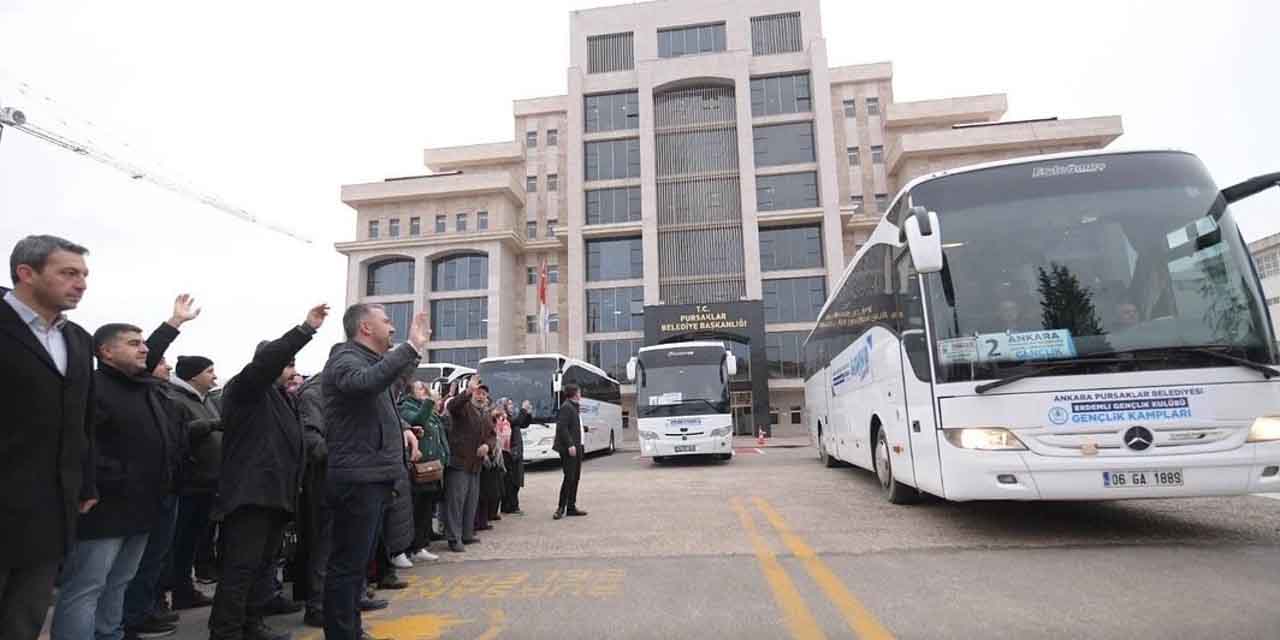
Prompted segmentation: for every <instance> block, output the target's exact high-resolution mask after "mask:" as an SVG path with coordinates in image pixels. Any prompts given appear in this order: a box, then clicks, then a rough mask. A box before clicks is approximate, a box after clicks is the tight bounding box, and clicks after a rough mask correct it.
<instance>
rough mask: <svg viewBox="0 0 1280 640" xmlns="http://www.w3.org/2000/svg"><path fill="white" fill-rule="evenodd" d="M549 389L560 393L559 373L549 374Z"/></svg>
mask: <svg viewBox="0 0 1280 640" xmlns="http://www.w3.org/2000/svg"><path fill="white" fill-rule="evenodd" d="M551 390H552V391H554V392H555V393H560V391H561V384H560V374H558V373H553V374H551Z"/></svg>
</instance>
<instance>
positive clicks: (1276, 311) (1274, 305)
mask: <svg viewBox="0 0 1280 640" xmlns="http://www.w3.org/2000/svg"><path fill="white" fill-rule="evenodd" d="M1249 253H1250V254H1251V255H1252V256H1253V266H1254V268H1256V269H1257V270H1258V277H1259V278H1262V295H1264V296H1266V297H1267V309H1268V311H1270V313H1271V324H1272V326H1275V327H1280V233H1276V234H1272V235H1269V236H1267V237H1265V238H1260V239H1258V240H1254V241H1253V242H1250V243H1249Z"/></svg>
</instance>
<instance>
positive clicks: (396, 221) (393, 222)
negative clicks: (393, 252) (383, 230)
mask: <svg viewBox="0 0 1280 640" xmlns="http://www.w3.org/2000/svg"><path fill="white" fill-rule="evenodd" d="M387 237H388V238H399V237H400V218H392V219H390V220H388V221H387Z"/></svg>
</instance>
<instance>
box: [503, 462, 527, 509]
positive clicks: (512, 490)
mask: <svg viewBox="0 0 1280 640" xmlns="http://www.w3.org/2000/svg"><path fill="white" fill-rule="evenodd" d="M502 458H503V461H504V462H505V463H506V465H507V473H506V474H505V475H503V476H502V499H501V501H500V505H499V506H500V507H501V511H502V512H503V513H515V512H516V511H519V510H520V483H519V479H520V474H519V471H520V469H519V467H518V465H522V464H524V462H523V461H520V460H516V459H515V456H513V455H511V452H509V451H503V452H502Z"/></svg>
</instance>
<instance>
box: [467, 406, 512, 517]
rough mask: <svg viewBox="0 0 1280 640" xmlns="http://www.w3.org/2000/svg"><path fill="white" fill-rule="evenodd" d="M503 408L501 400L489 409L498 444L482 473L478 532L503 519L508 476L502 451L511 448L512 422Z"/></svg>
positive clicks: (477, 515) (490, 452)
mask: <svg viewBox="0 0 1280 640" xmlns="http://www.w3.org/2000/svg"><path fill="white" fill-rule="evenodd" d="M504 400H505V399H504ZM502 407H503V400H499V401H498V402H497V404H495V405H493V406H491V407H490V408H489V419H490V420H491V421H493V427H494V431H495V433H496V434H497V440H498V442H497V446H495V447H493V448H491V449H490V450H489V453H488V455H486V456H485V460H484V468H483V469H482V470H481V471H480V504H479V505H478V506H477V507H476V522H475V524H476V531H485V530H487V529H491V528H493V525H490V524H489V521H490V520H501V519H502V516H501V515H499V514H498V503H499V501H501V499H502V485H503V476H505V475H506V469H505V467H504V463H505V461H504V460H503V456H502V450H503V449H504V448H510V446H511V420H510V419H509V418H507V410H506V409H503V408H502ZM504 443H505V446H504Z"/></svg>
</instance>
